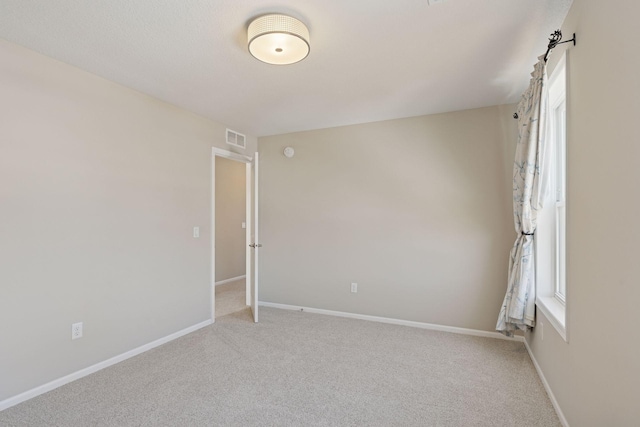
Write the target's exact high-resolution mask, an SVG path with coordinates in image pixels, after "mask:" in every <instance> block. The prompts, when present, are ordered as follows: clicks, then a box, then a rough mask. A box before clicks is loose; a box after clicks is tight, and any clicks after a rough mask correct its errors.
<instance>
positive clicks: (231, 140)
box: [227, 129, 247, 149]
mask: <svg viewBox="0 0 640 427" xmlns="http://www.w3.org/2000/svg"><path fill="white" fill-rule="evenodd" d="M227 144H229V145H234V146H236V147H239V148H243V149H244V148H247V138H245V136H244V135H243V134H241V133H238V132H236V131H233V130H231V129H227Z"/></svg>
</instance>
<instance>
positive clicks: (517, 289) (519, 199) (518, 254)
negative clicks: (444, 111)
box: [496, 56, 548, 336]
mask: <svg viewBox="0 0 640 427" xmlns="http://www.w3.org/2000/svg"><path fill="white" fill-rule="evenodd" d="M516 112H517V113H518V145H517V148H516V158H515V162H514V164H513V219H514V223H515V228H516V233H518V237H517V238H516V242H515V244H514V245H513V248H512V249H511V258H510V261H509V280H508V284H507V293H506V295H505V297H504V302H503V303H502V308H501V309H500V315H499V316H498V323H497V325H496V330H497V331H500V332H502V333H503V334H505V335H507V336H512V335H513V332H514V331H515V330H517V329H522V330H525V329H527V328H531V327H533V326H535V301H536V282H535V259H534V233H535V231H536V217H537V213H538V210H539V209H541V208H542V201H543V198H544V189H546V188H547V183H546V182H545V181H546V180H547V178H546V177H547V175H548V173H543V171H545V169H546V168H545V166H546V163H547V160H546V159H547V154H548V153H547V152H546V139H547V138H546V137H547V135H546V133H547V75H546V62H545V61H544V57H543V56H541V57H539V58H538V63H537V64H536V65H535V67H534V71H533V72H532V73H531V81H530V83H529V87H528V89H527V90H526V91H525V92H524V94H523V95H522V99H521V100H520V102H519V103H518V107H517V111H516Z"/></svg>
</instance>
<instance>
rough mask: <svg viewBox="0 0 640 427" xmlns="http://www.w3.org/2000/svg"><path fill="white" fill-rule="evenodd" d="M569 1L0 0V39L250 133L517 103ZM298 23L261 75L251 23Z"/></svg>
mask: <svg viewBox="0 0 640 427" xmlns="http://www.w3.org/2000/svg"><path fill="white" fill-rule="evenodd" d="M570 5H571V0H448V1H446V2H444V3H439V4H434V5H432V6H429V5H428V2H427V0H275V1H272V0H266V1H260V0H253V1H252V0H56V1H51V0H29V1H25V0H0V37H2V38H4V39H6V40H8V41H11V42H14V43H17V44H19V45H22V46H25V47H27V48H30V49H33V50H35V51H38V52H41V53H43V54H45V55H48V56H51V57H53V58H56V59H58V60H61V61H63V62H66V63H68V64H71V65H74V66H77V67H79V68H82V69H84V70H87V71H90V72H92V73H94V74H97V75H100V76H102V77H105V78H107V79H109V80H112V81H115V82H118V83H120V84H122V85H125V86H128V87H130V88H133V89H136V90H138V91H140V92H143V93H146V94H149V95H151V96H154V97H156V98H159V99H161V100H164V101H166V102H169V103H171V104H174V105H177V106H179V107H182V108H185V109H187V110H190V111H193V112H195V113H198V114H201V115H203V116H205V117H208V118H210V119H212V120H215V121H218V122H221V123H223V124H226V125H227V126H229V127H231V128H233V129H235V130H238V131H239V132H243V133H248V134H250V135H254V136H265V135H273V134H281V133H288V132H294V131H300V130H308V129H318V128H325V127H332V126H339V125H346V124H354V123H364V122H372V121H377V120H385V119H393V118H399V117H410V116H418V115H423V114H432V113H439V112H445V111H455V110H463V109H468V108H476V107H483V106H488V105H497V104H504V103H509V102H516V101H517V100H518V98H519V96H520V94H521V92H522V91H523V90H524V89H525V88H526V85H527V83H528V81H529V73H530V72H531V70H532V66H533V64H534V62H535V60H536V57H537V56H538V55H540V54H543V53H544V52H545V50H546V40H547V37H548V36H549V34H550V33H551V32H552V31H553V30H555V29H557V28H559V27H560V25H561V24H562V21H563V20H564V17H565V16H566V14H567V12H568V9H569V6H570ZM268 12H282V13H285V14H289V15H291V16H294V17H296V18H298V19H301V20H302V21H303V22H305V23H307V25H308V26H309V30H310V33H311V53H310V54H309V56H308V57H307V59H305V60H304V61H302V62H300V63H297V64H294V65H288V66H274V65H267V64H264V63H262V62H259V61H257V60H256V59H254V58H253V57H252V56H251V55H250V54H249V53H248V51H247V48H246V27H247V25H248V22H249V21H250V20H251V18H252V17H255V16H257V15H260V14H264V13H268Z"/></svg>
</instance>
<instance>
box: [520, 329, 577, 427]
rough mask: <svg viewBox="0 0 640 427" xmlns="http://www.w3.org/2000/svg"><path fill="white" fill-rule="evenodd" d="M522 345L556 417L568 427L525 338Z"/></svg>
mask: <svg viewBox="0 0 640 427" xmlns="http://www.w3.org/2000/svg"><path fill="white" fill-rule="evenodd" d="M524 346H525V347H526V348H527V351H528V352H529V357H531V361H532V362H533V366H535V367H536V371H537V372H538V376H539V377H540V381H542V385H543V386H544V389H545V390H546V391H547V395H548V396H549V399H550V400H551V404H552V405H553V408H554V409H555V410H556V414H557V415H558V418H560V423H561V424H562V425H563V426H564V427H569V422H568V421H567V419H566V418H565V416H564V414H563V413H562V409H560V404H558V401H557V400H556V396H555V395H554V394H553V391H552V390H551V386H549V383H548V382H547V379H546V378H545V376H544V373H542V368H540V365H539V364H538V361H537V360H536V358H535V356H534V355H533V351H531V347H529V343H528V342H527V340H524Z"/></svg>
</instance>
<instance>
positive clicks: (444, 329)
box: [259, 301, 524, 341]
mask: <svg viewBox="0 0 640 427" xmlns="http://www.w3.org/2000/svg"><path fill="white" fill-rule="evenodd" d="M259 304H260V305H261V306H264V307H272V308H280V309H283V310H295V311H306V312H309V313H316V314H326V315H328V316H337V317H347V318H349V319H359V320H369V321H371V322H380V323H390V324H392V325H402V326H411V327H413V328H421V329H431V330H434V331H442V332H452V333H454V334H463V335H473V336H477V337H487V338H498V339H502V340H509V341H524V337H522V336H515V337H513V338H510V337H506V336H504V335H502V334H501V333H498V332H490V331H480V330H478V329H467V328H458V327H456V326H444V325H436V324H434V323H423V322H414V321H412V320H401V319H392V318H389V317H378V316H369V315H367V314H356V313H347V312H344V311H333V310H324V309H321V308H312V307H301V306H296V305H288V304H278V303H274V302H265V301H260V302H259Z"/></svg>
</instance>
